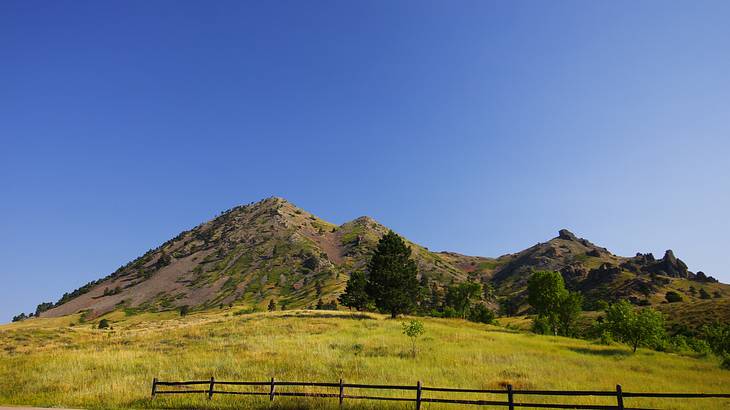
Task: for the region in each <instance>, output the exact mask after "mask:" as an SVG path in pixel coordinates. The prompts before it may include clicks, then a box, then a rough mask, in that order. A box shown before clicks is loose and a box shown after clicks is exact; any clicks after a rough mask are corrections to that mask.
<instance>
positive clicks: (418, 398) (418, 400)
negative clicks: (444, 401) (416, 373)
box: [416, 380, 421, 410]
mask: <svg viewBox="0 0 730 410" xmlns="http://www.w3.org/2000/svg"><path fill="white" fill-rule="evenodd" d="M416 410H421V381H420V380H419V381H418V383H417V384H416Z"/></svg>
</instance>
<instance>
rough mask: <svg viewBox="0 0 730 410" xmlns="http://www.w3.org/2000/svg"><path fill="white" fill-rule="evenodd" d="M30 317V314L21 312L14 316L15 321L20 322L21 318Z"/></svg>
mask: <svg viewBox="0 0 730 410" xmlns="http://www.w3.org/2000/svg"><path fill="white" fill-rule="evenodd" d="M25 319H28V315H26V314H25V313H23V312H21V313H20V314H19V315H16V316H13V322H20V321H21V320H25Z"/></svg>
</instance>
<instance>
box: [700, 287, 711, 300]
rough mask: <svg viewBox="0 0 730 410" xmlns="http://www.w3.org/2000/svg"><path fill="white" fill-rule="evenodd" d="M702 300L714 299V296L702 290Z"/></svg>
mask: <svg viewBox="0 0 730 410" xmlns="http://www.w3.org/2000/svg"><path fill="white" fill-rule="evenodd" d="M700 298H701V299H712V296H710V294H709V293H708V292H707V291H706V290H705V289H704V288H700Z"/></svg>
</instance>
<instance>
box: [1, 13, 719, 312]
mask: <svg viewBox="0 0 730 410" xmlns="http://www.w3.org/2000/svg"><path fill="white" fill-rule="evenodd" d="M728 21H730V2H727V1H717V2H700V1H676V2H666V1H656V2H654V1H626V2H621V1H612V2H597V1H590V2H588V1H577V2H567V1H550V2H547V1H475V2H469V1H460V2H459V1H436V2H429V1H385V0H376V1H360V2H355V1H333V2H326V1H306V2H305V1H288V2H282V1H263V2H243V1H230V2H226V1H216V2H206V1H198V2H184V1H177V0H176V1H124V2H98V1H90V2H82V1H38V2H28V1H9V0H6V1H2V2H0V277H1V278H2V284H1V285H0V321H7V320H9V319H10V317H11V316H12V315H13V314H16V313H19V312H21V311H26V312H28V311H32V310H34V309H35V306H36V304H38V303H40V302H42V301H55V300H57V299H58V298H59V297H60V295H61V294H62V293H63V292H66V291H71V290H73V289H75V288H77V287H79V286H80V285H82V284H84V283H86V282H88V281H90V280H93V279H97V278H99V277H102V276H105V275H107V274H108V273H110V272H112V271H114V270H115V269H116V268H117V267H119V266H120V265H123V264H125V263H126V262H128V261H130V260H132V259H134V258H135V257H137V256H139V255H140V254H142V253H143V252H144V251H146V250H147V249H149V248H152V247H156V246H157V245H159V244H160V243H162V242H164V241H165V240H167V239H169V238H171V237H173V236H175V235H176V234H177V233H179V232H180V231H182V230H184V229H189V228H191V227H193V226H195V225H197V224H198V223H200V222H202V221H204V220H207V219H210V218H211V217H213V216H215V215H216V214H217V213H218V212H220V211H221V210H224V209H227V208H230V207H232V206H234V205H237V204H243V203H249V202H252V201H257V200H259V199H262V198H264V197H268V196H271V195H278V196H282V197H285V198H287V199H289V200H290V201H292V202H293V203H295V204H296V205H298V206H300V207H302V208H305V209H307V210H309V211H311V212H313V213H315V214H316V215H318V216H320V217H322V218H324V219H327V220H329V221H332V222H335V223H342V222H345V221H347V220H350V219H353V218H355V217H358V216H360V215H370V216H372V217H374V218H376V219H377V220H379V221H380V222H382V223H384V224H386V225H388V226H390V227H392V228H393V229H395V230H396V231H397V232H399V233H401V234H403V235H405V236H407V237H408V238H409V239H412V240H414V241H416V242H418V243H420V244H423V245H424V246H427V247H429V248H430V249H432V250H453V251H458V252H462V253H467V254H476V255H485V256H497V255H500V254H503V253H507V252H512V251H517V250H520V249H523V248H525V247H528V246H531V245H533V244H535V243H537V242H541V241H545V240H548V239H550V238H552V237H554V236H556V235H557V231H558V229H560V228H564V227H565V228H569V229H570V230H572V231H573V232H575V233H576V234H577V235H579V236H583V237H586V238H588V239H590V240H591V241H593V242H595V243H597V244H599V245H602V246H606V247H608V248H609V249H611V250H612V251H614V252H615V253H617V254H620V255H633V254H635V253H636V252H638V251H641V252H654V253H655V255H657V256H661V255H662V254H663V252H664V250H665V249H670V248H671V249H673V250H674V252H675V254H676V255H677V256H678V257H680V258H682V259H683V260H685V261H686V262H687V264H688V265H689V266H690V269H691V270H693V271H697V270H703V271H704V272H706V273H707V274H710V275H714V276H716V277H717V278H719V279H721V280H723V281H725V282H730V265H729V262H730V261H729V260H728V259H729V255H730V251H729V250H728V249H729V247H730V246H729V245H730V239H729V236H728V234H729V232H730V218H729V215H728V211H729V210H730V160H729V158H730V24H728Z"/></svg>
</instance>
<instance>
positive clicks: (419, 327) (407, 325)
mask: <svg viewBox="0 0 730 410" xmlns="http://www.w3.org/2000/svg"><path fill="white" fill-rule="evenodd" d="M401 326H402V327H403V334H404V335H406V336H408V337H409V338H410V339H411V354H412V355H413V357H416V340H417V339H418V338H419V337H421V335H423V334H424V333H425V332H426V330H425V329H424V327H423V323H421V322H420V321H418V320H411V321H409V322H403V323H401Z"/></svg>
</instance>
